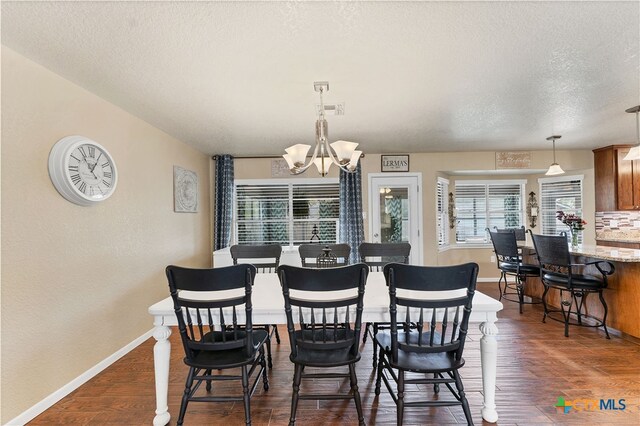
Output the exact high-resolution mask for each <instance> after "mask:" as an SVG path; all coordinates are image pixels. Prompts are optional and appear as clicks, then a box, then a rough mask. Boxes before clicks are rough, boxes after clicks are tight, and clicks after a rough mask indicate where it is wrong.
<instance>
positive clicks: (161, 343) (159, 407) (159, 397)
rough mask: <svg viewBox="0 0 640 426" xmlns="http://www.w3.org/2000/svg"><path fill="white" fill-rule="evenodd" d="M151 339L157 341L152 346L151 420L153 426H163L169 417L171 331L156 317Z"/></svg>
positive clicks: (160, 318)
mask: <svg viewBox="0 0 640 426" xmlns="http://www.w3.org/2000/svg"><path fill="white" fill-rule="evenodd" d="M154 325H155V329H154V330H153V337H154V339H156V340H157V342H156V344H155V345H154V346H153V365H154V367H155V375H156V416H155V417H154V418H153V425H154V426H164V425H166V424H167V423H169V419H171V415H170V414H169V406H168V404H167V395H168V393H169V358H170V356H171V343H170V342H169V340H168V339H169V336H171V329H170V328H169V327H167V326H165V325H162V317H157V318H156V321H155V322H154Z"/></svg>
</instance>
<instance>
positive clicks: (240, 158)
mask: <svg viewBox="0 0 640 426" xmlns="http://www.w3.org/2000/svg"><path fill="white" fill-rule="evenodd" d="M262 158H282V155H262V156H252V155H247V156H241V155H239V156H233V159H234V160H257V159H262ZM360 158H364V153H363V154H360ZM211 159H212V160H213V161H216V160H217V159H218V155H212V156H211Z"/></svg>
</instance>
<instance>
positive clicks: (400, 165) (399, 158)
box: [380, 155, 409, 172]
mask: <svg viewBox="0 0 640 426" xmlns="http://www.w3.org/2000/svg"><path fill="white" fill-rule="evenodd" d="M380 170H381V171H383V172H408V171H409V155H382V156H381V162H380Z"/></svg>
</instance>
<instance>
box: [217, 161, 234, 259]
mask: <svg viewBox="0 0 640 426" xmlns="http://www.w3.org/2000/svg"><path fill="white" fill-rule="evenodd" d="M215 191H216V194H215V198H216V205H215V214H214V223H213V227H214V247H213V249H214V250H220V249H222V248H225V247H229V245H230V244H231V225H232V224H231V222H232V220H233V157H232V156H230V155H218V156H217V158H216V188H215Z"/></svg>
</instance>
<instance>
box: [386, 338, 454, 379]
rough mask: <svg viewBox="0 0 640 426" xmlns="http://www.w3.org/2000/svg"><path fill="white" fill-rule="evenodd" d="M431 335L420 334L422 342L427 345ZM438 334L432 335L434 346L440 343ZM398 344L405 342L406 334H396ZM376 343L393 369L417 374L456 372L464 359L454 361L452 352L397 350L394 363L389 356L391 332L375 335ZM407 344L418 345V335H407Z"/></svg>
mask: <svg viewBox="0 0 640 426" xmlns="http://www.w3.org/2000/svg"><path fill="white" fill-rule="evenodd" d="M430 336H431V333H422V341H423V342H425V343H426V344H428V342H429V339H430ZM440 339H441V336H440V334H439V333H437V332H435V333H433V341H434V345H436V344H437V343H438V342H440ZM398 342H401V343H404V342H406V333H404V332H398ZM376 343H377V344H378V345H380V346H381V347H382V348H383V349H384V351H385V352H386V353H387V357H388V359H389V363H390V364H391V367H393V368H399V369H402V370H407V371H414V372H418V373H442V372H445V371H451V370H457V369H458V368H460V367H462V366H463V365H464V358H461V359H459V360H456V359H454V357H453V352H436V353H416V352H406V351H403V350H402V349H400V348H398V361H397V362H394V361H393V359H392V357H391V356H390V354H391V350H390V348H391V332H390V331H382V332H379V333H378V334H376ZM409 343H413V344H418V333H416V332H413V333H409Z"/></svg>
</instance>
